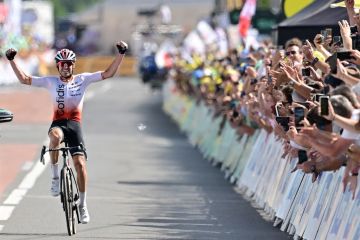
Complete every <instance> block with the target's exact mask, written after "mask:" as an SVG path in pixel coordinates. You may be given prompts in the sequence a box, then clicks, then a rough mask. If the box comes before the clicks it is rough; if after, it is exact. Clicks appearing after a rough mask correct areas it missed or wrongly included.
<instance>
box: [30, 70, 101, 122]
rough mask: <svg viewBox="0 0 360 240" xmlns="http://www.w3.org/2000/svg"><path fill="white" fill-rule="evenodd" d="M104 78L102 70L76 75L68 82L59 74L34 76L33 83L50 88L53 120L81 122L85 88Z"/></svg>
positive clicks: (33, 84) (36, 85)
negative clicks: (61, 78)
mask: <svg viewBox="0 0 360 240" xmlns="http://www.w3.org/2000/svg"><path fill="white" fill-rule="evenodd" d="M100 80H102V76H101V71H99V72H95V73H82V74H78V75H74V76H73V79H72V80H71V81H69V82H68V83H66V82H63V81H61V80H60V77H58V76H48V77H32V81H31V85H32V86H35V87H43V88H46V89H47V90H49V92H50V95H51V99H52V103H53V109H54V114H53V121H55V120H62V119H67V120H74V121H77V122H81V115H82V108H83V103H84V95H85V89H86V88H87V86H89V85H90V84H91V83H93V82H98V81H100Z"/></svg>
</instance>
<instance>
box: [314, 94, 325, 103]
mask: <svg viewBox="0 0 360 240" xmlns="http://www.w3.org/2000/svg"><path fill="white" fill-rule="evenodd" d="M321 96H324V94H321V93H317V94H315V95H314V97H313V101H316V102H319V101H320V97H321Z"/></svg>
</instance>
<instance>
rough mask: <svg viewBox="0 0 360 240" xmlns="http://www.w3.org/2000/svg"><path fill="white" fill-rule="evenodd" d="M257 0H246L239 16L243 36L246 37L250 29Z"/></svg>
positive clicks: (240, 30) (240, 31)
mask: <svg viewBox="0 0 360 240" xmlns="http://www.w3.org/2000/svg"><path fill="white" fill-rule="evenodd" d="M255 10H256V0H246V2H245V4H244V7H243V9H242V10H241V13H240V16H239V33H240V36H241V37H246V36H247V32H248V30H249V27H250V24H251V19H252V17H253V16H254V14H255Z"/></svg>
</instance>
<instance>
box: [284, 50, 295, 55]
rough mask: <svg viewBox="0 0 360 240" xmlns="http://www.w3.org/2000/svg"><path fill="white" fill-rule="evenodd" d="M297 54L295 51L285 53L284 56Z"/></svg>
mask: <svg viewBox="0 0 360 240" xmlns="http://www.w3.org/2000/svg"><path fill="white" fill-rule="evenodd" d="M296 53H297V52H296V51H289V52H286V53H285V54H286V56H290V54H291V55H295V54H296Z"/></svg>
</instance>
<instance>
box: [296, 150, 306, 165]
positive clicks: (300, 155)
mask: <svg viewBox="0 0 360 240" xmlns="http://www.w3.org/2000/svg"><path fill="white" fill-rule="evenodd" d="M298 159H299V160H298V164H302V163H304V162H306V161H307V160H308V156H307V153H306V151H305V150H299V151H298Z"/></svg>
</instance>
